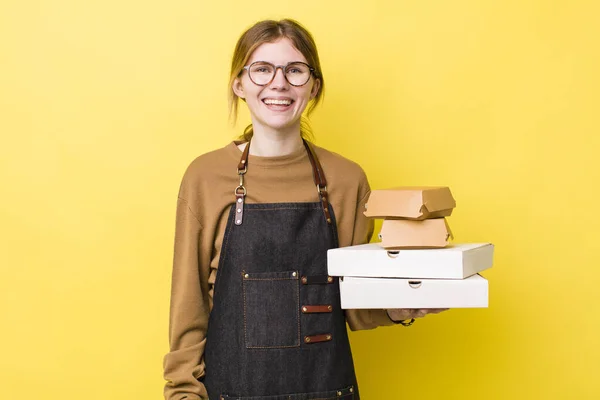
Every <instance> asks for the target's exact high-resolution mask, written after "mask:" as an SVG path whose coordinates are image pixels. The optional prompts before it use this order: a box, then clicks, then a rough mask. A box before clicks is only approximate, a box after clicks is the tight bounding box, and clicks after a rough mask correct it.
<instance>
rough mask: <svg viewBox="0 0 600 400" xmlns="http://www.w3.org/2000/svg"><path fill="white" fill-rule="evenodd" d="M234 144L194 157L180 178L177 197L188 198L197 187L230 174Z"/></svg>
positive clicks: (233, 162) (234, 164)
mask: <svg viewBox="0 0 600 400" xmlns="http://www.w3.org/2000/svg"><path fill="white" fill-rule="evenodd" d="M234 147H235V144H234V143H233V142H230V143H229V144H227V145H226V146H224V147H222V148H220V149H216V150H213V151H209V152H207V153H204V154H202V155H200V156H198V157H196V158H195V159H194V160H192V162H190V164H189V165H188V167H187V168H186V170H185V172H184V174H183V177H182V179H181V186H180V190H179V197H181V198H183V199H186V200H189V198H190V197H193V194H195V193H196V192H197V191H198V190H199V189H201V188H204V187H205V186H207V185H210V184H211V183H214V182H217V181H219V180H220V179H222V178H223V177H224V176H227V175H231V174H232V171H233V169H232V168H233V167H235V166H236V162H235V159H236V158H235V148H234Z"/></svg>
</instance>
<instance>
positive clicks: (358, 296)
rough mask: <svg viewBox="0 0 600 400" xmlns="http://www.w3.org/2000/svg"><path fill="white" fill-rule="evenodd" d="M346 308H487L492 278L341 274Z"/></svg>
mask: <svg viewBox="0 0 600 400" xmlns="http://www.w3.org/2000/svg"><path fill="white" fill-rule="evenodd" d="M340 297H341V302H342V308H344V309H354V308H376V309H379V308H486V307H487V306H488V281H487V279H485V278H484V277H482V276H481V275H473V276H470V277H468V278H466V279H460V280H457V279H399V278H357V277H352V276H346V277H343V278H340Z"/></svg>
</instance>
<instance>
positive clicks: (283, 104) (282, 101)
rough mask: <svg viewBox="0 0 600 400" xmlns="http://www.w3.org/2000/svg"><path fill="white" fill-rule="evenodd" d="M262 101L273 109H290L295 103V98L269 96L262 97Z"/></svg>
mask: <svg viewBox="0 0 600 400" xmlns="http://www.w3.org/2000/svg"><path fill="white" fill-rule="evenodd" d="M262 102H263V103H264V104H265V105H266V106H267V107H268V108H269V109H272V110H286V109H288V108H289V107H290V106H291V105H292V104H293V103H294V100H292V99H290V98H278V99H275V98H271V97H267V98H264V99H262Z"/></svg>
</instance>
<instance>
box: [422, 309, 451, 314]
mask: <svg viewBox="0 0 600 400" xmlns="http://www.w3.org/2000/svg"><path fill="white" fill-rule="evenodd" d="M426 310H427V314H439V313H441V312H442V311H447V310H449V308H427V309H426Z"/></svg>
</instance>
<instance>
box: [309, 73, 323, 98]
mask: <svg viewBox="0 0 600 400" xmlns="http://www.w3.org/2000/svg"><path fill="white" fill-rule="evenodd" d="M320 88H321V80H320V79H319V78H317V79H315V83H314V85H313V87H312V89H311V91H310V99H311V100H312V99H314V98H315V97H316V96H317V93H319V89H320Z"/></svg>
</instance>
